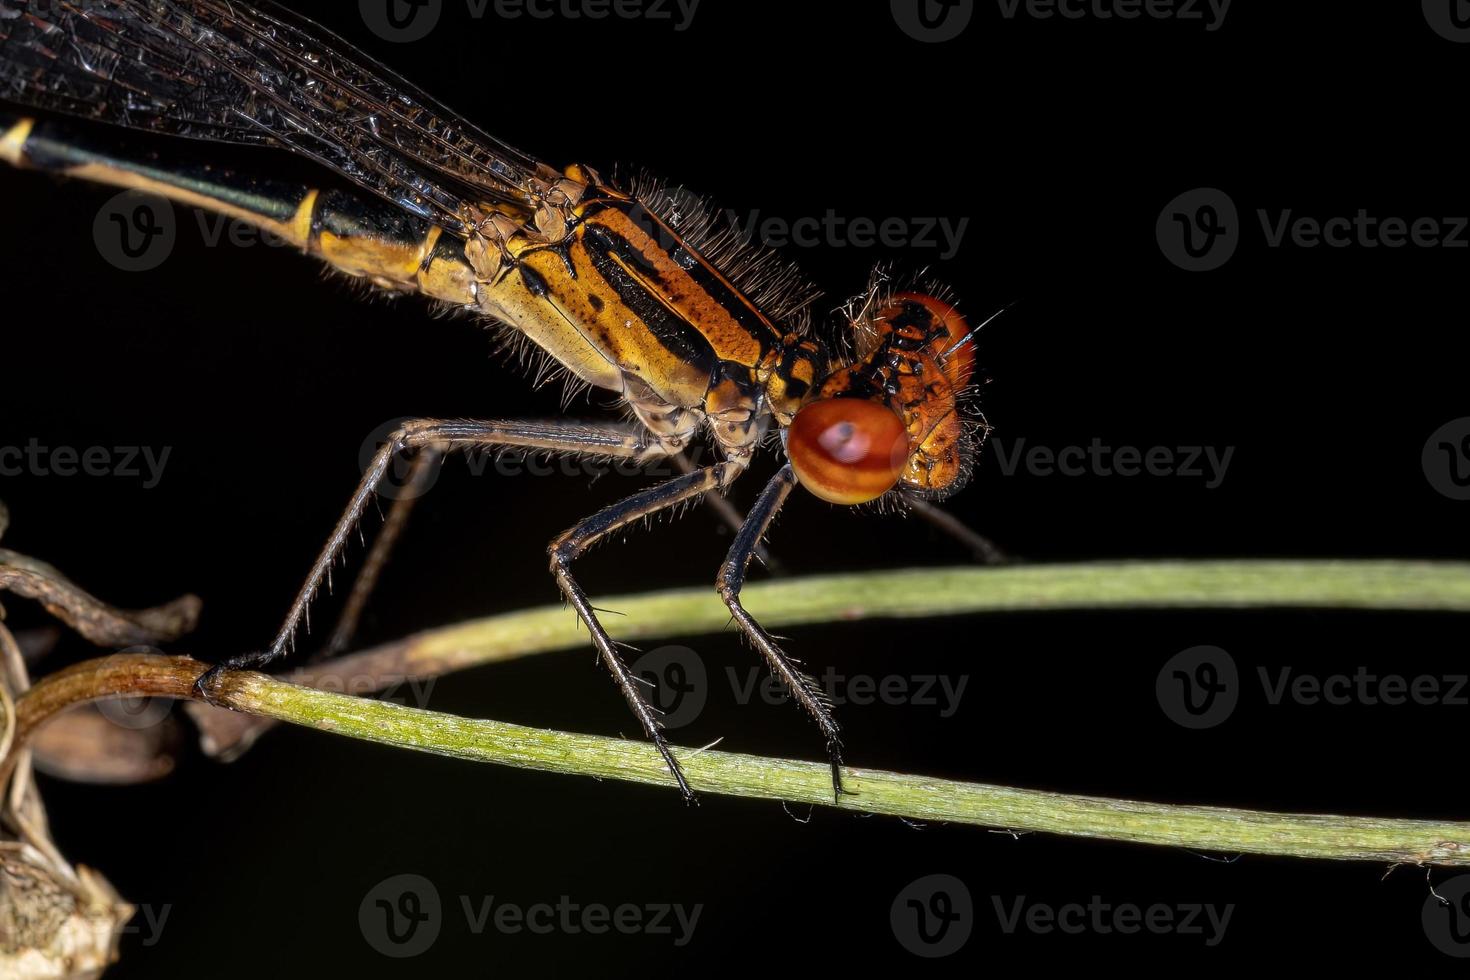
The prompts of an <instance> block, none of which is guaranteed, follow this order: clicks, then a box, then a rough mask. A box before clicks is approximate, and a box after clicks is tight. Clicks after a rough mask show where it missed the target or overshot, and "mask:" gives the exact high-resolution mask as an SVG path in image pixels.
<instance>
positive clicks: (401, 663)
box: [12, 562, 1470, 865]
mask: <svg viewBox="0 0 1470 980" xmlns="http://www.w3.org/2000/svg"><path fill="white" fill-rule="evenodd" d="M746 598H747V601H748V602H747V604H748V606H749V608H750V609H751V610H752V611H753V612H754V613H755V614H756V615H758V616H760V617H761V618H762V619H763V621H764V622H766V623H767V624H768V625H770V626H790V625H795V624H798V623H814V622H821V621H830V620H849V619H862V618H869V617H876V616H904V617H914V616H932V615H939V614H955V613H964V612H982V611H999V610H1009V611H1017V610H1043V609H1076V608H1093V609H1097V608H1111V607H1117V608H1158V607H1193V608H1208V607H1217V608H1218V607H1264V606H1278V607H1280V606H1295V607H1318V608H1339V609H1379V610H1386V609H1393V610H1439V611H1445V610H1449V611H1470V565H1466V564H1459V563H1424V562H1325V563H1318V562H1205V563H1183V562H1136V563H1126V564H1089V565H1037V566H1019V567H1009V568H960V569H935V570H916V571H901V572H881V573H872V574H859V575H842V576H824V577H816V578H804V579H791V580H785V581H781V582H770V583H763V584H760V585H756V586H752V587H751V588H750V589H748V590H747V593H746ZM599 605H602V606H605V607H608V608H612V609H616V610H618V611H619V612H621V613H623V614H624V615H622V616H609V617H608V622H609V624H610V625H611V627H612V629H613V632H614V633H615V634H616V635H617V636H618V637H619V638H620V639H624V640H631V639H638V638H641V637H653V636H688V635H692V634H697V633H704V632H712V631H715V630H719V629H723V628H725V626H726V625H727V620H728V614H727V612H726V610H725V608H724V606H723V605H722V604H721V603H719V602H718V600H716V599H715V598H714V596H712V595H711V594H710V593H709V592H708V591H706V590H680V591H677V592H664V593H656V594H652V595H645V596H627V597H618V598H611V599H603V600H600V602H599ZM583 642H585V638H584V634H583V633H582V632H581V630H580V629H579V627H578V626H577V624H576V622H575V621H574V618H573V617H572V616H571V615H570V614H569V613H567V611H566V610H564V609H562V608H559V607H552V608H545V609H536V610H530V611H528V612H521V613H513V614H510V615H506V616H497V617H493V618H490V619H484V620H477V621H474V622H470V623H464V624H460V625H458V626H453V627H448V628H445V629H439V630H433V631H429V632H426V633H421V634H418V635H417V636H414V637H410V638H408V639H407V640H403V641H400V642H398V643H395V644H388V645H386V646H384V647H381V648H378V649H377V650H374V651H368V652H366V653H363V654H357V655H354V656H353V657H346V658H342V659H340V660H338V661H333V662H331V663H329V664H324V665H321V666H319V667H316V668H312V669H311V671H305V672H302V676H303V679H307V678H306V677H305V675H307V674H310V673H312V672H313V671H314V672H315V674H316V680H318V681H322V680H330V679H332V678H334V677H335V678H336V680H338V681H341V680H342V679H343V677H345V676H350V671H352V670H360V671H366V672H367V673H366V674H365V675H364V676H365V677H367V678H368V679H370V680H381V679H382V676H381V672H382V671H384V670H386V669H387V668H389V667H391V668H394V669H395V670H396V671H397V672H398V676H399V677H402V676H432V675H434V674H442V673H446V672H448V671H451V670H457V669H461V668H464V667H468V666H471V665H474V664H480V663H486V662H490V661H493V660H501V659H508V658H510V657H515V656H524V655H526V654H529V653H533V652H536V651H541V650H553V649H561V648H565V647H570V646H579V645H581V644H582V643H583ZM354 664H355V666H353V665H354ZM201 669H202V665H200V664H199V663H197V662H195V661H192V660H188V659H187V658H169V657H157V656H146V655H133V656H123V655H119V656H114V657H106V658H102V659H100V660H95V661H90V662H88V663H86V664H80V665H77V666H76V667H73V668H70V669H68V670H65V671H62V672H61V673H59V674H55V675H52V676H51V677H47V678H45V679H43V680H42V681H41V682H40V683H38V684H37V685H36V686H35V687H34V688H33V689H32V690H31V691H30V692H29V693H28V694H26V696H25V697H23V698H22V699H21V700H20V702H18V704H17V707H16V713H17V720H18V726H17V735H16V745H17V746H19V745H23V744H24V743H25V741H26V738H27V737H28V735H29V734H30V732H32V731H34V730H35V727H36V726H37V725H39V724H40V723H41V722H42V721H44V720H45V719H46V718H48V717H50V716H51V715H52V714H54V713H55V712H57V711H60V710H63V709H64V708H66V707H68V706H70V705H72V704H77V703H80V702H82V701H87V700H96V699H98V698H106V697H118V696H138V695H155V696H165V697H174V698H188V697H190V696H191V694H192V685H193V683H194V679H195V678H196V677H197V675H198V673H199V672H200V670H201ZM222 704H223V705H224V706H226V707H229V708H233V709H235V710H236V711H238V712H246V713H249V714H251V715H256V716H259V717H262V718H268V719H275V720H279V721H285V722H289V723H292V724H297V725H303V726H306V727H309V728H316V729H318V730H321V731H329V732H336V733H337V734H341V735H347V736H350V737H353V738H361V739H365V740H368V741H374V742H381V743H383V744H387V745H396V746H400V747H403V748H409V749H414V750H416V751H422V752H431V753H435V754H438V755H447V756H453V757H456V758H461V759H470V760H474V761H480V762H496V763H500V764H503V765H511V766H519V767H523V768H531V769H541V770H546V771H551V772H561V773H576V774H581V775H590V776H595V777H601V778H609V779H622V780H627V781H631V782H642V783H650V784H656V785H669V784H670V779H669V776H668V773H667V772H666V771H665V770H664V769H663V767H662V766H661V764H660V763H659V760H658V756H657V754H656V753H655V752H654V751H653V749H652V748H651V747H650V746H648V745H646V744H644V743H642V742H632V741H624V740H620V739H610V738H601V737H597V736H592V735H578V734H570V733H566V732H554V731H542V730H538V729H531V728H524V727H521V726H519V725H509V724H505V723H503V722H495V721H478V720H471V719H466V718H459V717H455V716H452V715H446V714H441V713H438V712H432V711H424V710H416V709H412V708H406V707H401V706H398V705H394V704H390V703H384V702H378V701H369V700H364V699H361V698H356V697H350V696H347V695H343V694H336V693H331V692H329V691H324V690H319V689H315V688H312V687H307V686H302V685H299V684H292V683H287V682H285V681H282V680H278V679H273V678H269V677H266V676H264V675H261V674H237V675H231V676H230V677H228V678H227V680H226V682H225V685H224V688H223V691H222ZM678 754H679V757H680V760H681V761H682V762H683V763H684V765H685V769H686V773H687V775H688V778H689V780H690V783H691V785H693V786H694V788H695V789H696V790H699V791H701V792H704V793H714V794H728V795H734V796H748V797H756V798H763V799H779V800H785V801H789V802H795V803H812V804H821V805H825V806H834V805H835V806H837V807H838V808H840V809H846V810H854V811H860V812H867V813H882V814H890V815H894V816H902V817H907V818H911V819H918V820H939V821H952V822H958V823H971V824H979V825H982V826H989V827H996V828H1003V829H1008V830H1013V831H1017V832H1024V831H1045V832H1051V833H1060V834H1071V835H1076V836H1084V837H1100V838H1107V839H1110V840H1123V841H1133V842H1137V843H1147V844H1161V845H1172V846H1177V847H1189V848H1197V849H1202V850H1215V851H1225V852H1249V853H1261V854H1281V855H1293V856H1298V857H1317V858H1335V859H1343V860H1371V861H1383V862H1402V863H1413V864H1439V865H1470V824H1465V823H1450V822H1438V821H1423V820H1389V819H1377V818H1369V817H1345V816H1312V815H1296V814H1276V813H1263V812H1256V811H1247V810H1234V809H1226V808H1217V807H1193V806H1171V805H1164V804H1154V803H1140V802H1134V801H1128V800H1109V799H1100V798H1096V797H1085V796H1069V795H1064V794H1057V793H1045V792H1039V791H1035V790H1024V789H1012V788H1008V787H1002V786H988V785H984V784H979V783H962V782H954V781H949V780H940V779H930V778H926V777H922V776H911V775H903V774H898V773H889V772H877V771H872V770H863V769H849V770H847V771H846V773H845V777H844V778H845V782H846V784H847V786H848V787H849V788H850V789H851V790H852V791H853V795H851V796H844V797H843V798H842V799H841V800H838V801H835V802H834V801H833V799H832V797H831V787H830V784H829V781H828V774H827V770H826V766H825V765H824V764H821V763H811V762H798V761H794V760H788V759H768V758H760V757H756V756H749V755H739V754H735V753H728V752H717V751H696V750H689V749H680V750H678ZM13 758H14V752H12V759H13Z"/></svg>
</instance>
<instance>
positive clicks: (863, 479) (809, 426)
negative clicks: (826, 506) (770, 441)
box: [786, 398, 909, 504]
mask: <svg viewBox="0 0 1470 980" xmlns="http://www.w3.org/2000/svg"><path fill="white" fill-rule="evenodd" d="M786 455H787V456H789V457H790V458H791V468H792V470H794V471H795V472H796V478H797V479H798V480H800V481H801V485H802V486H804V487H806V488H807V489H808V490H810V491H811V492H812V493H814V494H816V495H817V496H818V497H821V498H822V499H823V500H825V501H827V502H828V503H833V504H863V503H867V502H868V501H870V500H877V499H878V498H879V497H881V496H883V495H884V494H885V493H887V492H888V491H889V490H891V489H892V488H893V485H894V484H895V483H897V482H898V478H899V477H900V476H902V475H903V470H904V466H905V465H907V463H908V456H909V443H908V432H907V431H906V430H905V429H904V425H903V420H902V419H900V418H899V417H898V416H897V415H895V414H893V412H891V411H890V410H889V409H888V408H887V406H885V405H881V404H879V403H878V402H871V401H866V400H864V399H862V398H823V399H820V400H818V401H814V402H811V403H810V404H808V405H805V406H803V407H802V408H801V410H800V411H798V412H797V413H796V417H795V418H794V419H792V420H791V427H790V428H789V429H787V432H786Z"/></svg>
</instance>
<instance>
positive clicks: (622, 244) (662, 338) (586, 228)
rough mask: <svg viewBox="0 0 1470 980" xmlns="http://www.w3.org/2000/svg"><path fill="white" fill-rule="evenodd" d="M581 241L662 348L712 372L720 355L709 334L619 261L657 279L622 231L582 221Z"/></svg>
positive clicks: (608, 280)
mask: <svg viewBox="0 0 1470 980" xmlns="http://www.w3.org/2000/svg"><path fill="white" fill-rule="evenodd" d="M582 244H583V247H584V248H585V249H586V250H587V255H588V257H590V258H591V259H592V267H593V268H594V269H596V270H597V274H598V275H599V276H601V277H602V278H603V280H604V281H605V282H606V283H607V284H608V285H609V286H611V287H612V289H613V290H614V291H615V292H616V293H617V294H618V298H619V299H621V300H622V301H623V304H624V305H625V306H627V307H628V309H630V310H632V311H633V312H634V314H636V315H637V317H638V319H640V320H642V321H643V323H644V325H645V326H647V327H648V332H649V333H650V334H652V335H653V337H654V339H655V340H657V341H658V342H659V344H661V345H662V346H663V348H664V349H665V350H667V351H668V352H669V353H670V354H672V355H673V356H674V357H675V358H677V359H678V360H680V361H683V362H685V363H686V364H690V365H693V366H695V367H697V368H699V369H700V370H701V371H704V372H706V373H710V374H713V372H714V370H715V367H716V365H718V364H719V362H720V359H719V357H718V356H717V355H716V354H715V349H714V346H713V345H712V344H711V343H710V342H709V338H707V337H705V335H704V334H702V333H700V332H699V331H698V330H696V329H695V328H694V327H693V326H692V325H690V324H689V323H687V322H686V321H685V320H683V319H682V318H680V317H677V316H675V315H674V314H673V313H672V312H670V311H669V308H668V307H666V306H664V304H663V302H662V301H661V300H660V299H659V298H658V297H657V296H654V295H653V294H652V293H650V292H649V291H648V290H647V288H645V287H644V285H643V284H642V283H641V282H639V281H638V280H637V279H635V278H634V277H633V276H631V275H630V274H629V273H628V271H627V270H626V269H625V268H623V266H622V265H619V263H618V261H617V260H621V261H622V262H623V263H626V264H627V265H628V266H631V267H633V268H636V269H638V271H639V272H641V273H646V274H647V275H648V277H649V278H650V279H653V280H655V281H656V280H657V278H658V274H657V271H656V270H655V269H653V268H652V267H651V266H650V265H649V264H648V261H647V259H645V258H644V257H643V256H642V255H641V254H639V253H638V250H637V249H635V248H633V246H632V245H631V244H629V243H628V241H627V240H626V239H625V238H623V237H622V236H621V235H618V234H616V233H614V232H612V231H609V230H608V229H606V228H604V227H602V226H601V225H598V224H596V223H595V222H590V221H589V222H587V223H586V224H584V225H583V229H582ZM614 256H616V259H615V258H614Z"/></svg>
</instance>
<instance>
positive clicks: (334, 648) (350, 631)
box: [317, 448, 442, 660]
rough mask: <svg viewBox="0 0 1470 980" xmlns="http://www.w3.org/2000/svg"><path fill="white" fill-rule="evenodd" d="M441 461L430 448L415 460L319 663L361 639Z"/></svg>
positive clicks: (321, 654)
mask: <svg viewBox="0 0 1470 980" xmlns="http://www.w3.org/2000/svg"><path fill="white" fill-rule="evenodd" d="M440 459H442V456H441V455H440V454H439V453H437V452H435V451H434V450H433V449H429V448H425V449H420V450H419V451H418V452H417V453H415V454H414V455H413V456H412V458H411V460H410V462H409V471H408V477H407V479H405V480H404V481H403V489H402V491H400V492H399V493H398V494H397V496H395V497H394V498H393V504H392V506H391V507H389V508H388V515H387V516H386V517H384V518H383V525H382V527H380V528H378V533H377V534H376V535H374V536H373V544H372V547H371V548H369V549H368V553H367V557H366V558H364V559H363V562H362V567H361V568H360V569H359V570H358V573H357V577H356V578H354V579H353V580H352V589H351V591H349V592H348V593H347V599H346V601H345V602H343V603H342V611H341V612H340V613H339V614H338V615H337V625H336V626H334V627H333V628H332V635H331V637H330V638H329V639H328V640H327V645H326V646H325V647H323V648H322V650H321V652H320V654H319V655H318V656H317V659H322V660H325V659H326V658H328V657H335V656H337V655H338V654H339V653H345V652H346V651H347V648H348V647H349V646H351V645H352V640H353V638H354V637H355V636H356V635H357V627H358V626H359V625H360V624H361V623H362V614H363V612H364V611H365V610H366V609H367V604H368V600H369V599H371V598H372V596H373V590H374V589H375V588H377V585H378V578H379V576H381V575H382V574H383V569H384V568H385V567H386V566H387V564H388V559H389V557H390V556H391V555H392V553H393V546H394V545H396V544H397V543H398V539H399V538H400V537H402V536H403V529H404V527H405V526H407V524H408V518H409V516H410V515H411V514H412V513H413V508H414V504H415V503H417V502H418V499H419V497H421V496H423V495H424V493H426V492H427V490H428V487H429V477H430V476H431V475H432V473H433V471H434V467H436V466H438V465H439V461H440Z"/></svg>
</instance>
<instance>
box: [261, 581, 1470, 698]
mask: <svg viewBox="0 0 1470 980" xmlns="http://www.w3.org/2000/svg"><path fill="white" fill-rule="evenodd" d="M742 599H743V601H744V603H745V606H746V608H747V609H749V610H750V612H751V614H752V615H754V616H755V617H756V618H757V619H758V620H760V621H761V623H763V624H764V625H765V626H766V627H767V628H771V629H776V628H781V627H786V626H801V625H809V624H813V623H826V622H837V621H853V620H862V619H879V618H919V617H928V616H951V615H960V614H964V613H987V612H1042V611H1050V610H1062V609H1159V608H1195V609H1206V608H1248V607H1255V608H1264V607H1299V608H1333V609H1377V610H1400V611H1424V612H1429V611H1440V612H1443V611H1450V612H1470V563H1460V562H1403V561H1355V562H1352V561H1340V562H1339V561H1333V562H1310V561H1214V562H1182V561H1159V562H1112V563H1103V562H1097V563H1087V564H1076V565H1062V564H1057V565H1017V566H1004V567H960V568H931V569H907V570H901V571H883V572H864V573H859V574H853V575H816V576H808V577H802V578H791V579H782V580H779V581H768V582H759V583H755V584H752V585H749V586H747V587H746V589H745V592H744V593H743V595H742ZM597 605H598V607H599V608H601V609H608V610H613V611H615V612H616V613H617V614H618V615H607V616H604V617H603V625H605V626H606V627H607V628H608V631H609V632H610V633H612V635H613V636H614V637H615V638H617V639H619V640H622V641H624V642H636V641H639V640H647V639H660V638H664V639H672V638H675V637H688V636H697V635H700V634H704V633H717V632H721V631H723V630H725V629H727V628H729V627H730V611H729V610H728V609H726V608H725V604H724V603H723V602H721V601H720V599H719V598H718V597H717V596H716V595H715V592H714V589H713V588H702V589H677V590H671V591H668V592H652V593H646V594H644V595H633V596H598V597H597ZM586 645H587V632H586V630H585V629H583V628H582V626H581V624H580V623H578V622H577V619H576V617H575V616H573V615H572V614H571V613H569V612H568V611H567V610H566V607H564V606H560V605H556V606H544V607H541V608H538V609H529V610H525V611H521V612H514V613H506V614H503V615H499V616H490V617H486V618H484V619H475V620H470V621H467V622H464V623H460V624H457V625H454V626H447V627H441V628H438V629H433V630H428V631H425V632H422V633H417V634H414V635H412V636H409V637H406V638H404V639H402V640H398V641H395V642H392V643H388V644H384V645H383V646H381V647H376V648H374V649H372V650H367V651H363V652H362V653H356V654H351V655H348V656H345V657H339V658H337V659H335V660H332V661H329V662H326V663H323V664H320V665H316V666H312V667H306V668H302V669H300V670H298V671H295V672H293V673H291V674H290V675H288V676H289V678H290V679H291V680H293V681H296V682H297V683H301V684H307V685H310V686H313V687H321V686H331V685H334V684H335V685H342V684H350V683H358V684H359V687H356V688H352V689H354V690H360V689H361V687H360V683H361V682H362V681H364V680H366V679H370V678H371V677H372V676H374V675H375V674H379V673H381V674H382V675H384V676H388V677H392V678H393V679H395V680H399V679H402V678H404V677H433V676H437V675H441V674H446V673H449V672H451V671H455V670H463V669H465V668H467V667H475V666H479V665H481V664H486V663H493V662H496V661H501V660H511V659H515V658H518V657H524V656H529V655H531V654H534V653H545V652H549V651H552V650H568V649H577V648H581V647H585V646H586ZM805 659H808V660H812V661H815V662H821V658H820V657H819V656H817V655H812V654H809V655H808V656H807V657H806V658H805Z"/></svg>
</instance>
